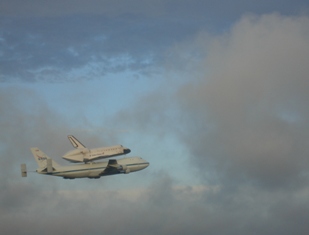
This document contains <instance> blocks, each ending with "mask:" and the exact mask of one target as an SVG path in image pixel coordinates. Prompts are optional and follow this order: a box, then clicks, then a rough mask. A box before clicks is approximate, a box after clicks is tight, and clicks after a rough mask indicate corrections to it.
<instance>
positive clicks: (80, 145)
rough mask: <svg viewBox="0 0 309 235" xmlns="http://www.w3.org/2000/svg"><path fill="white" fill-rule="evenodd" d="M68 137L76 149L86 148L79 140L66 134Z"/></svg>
mask: <svg viewBox="0 0 309 235" xmlns="http://www.w3.org/2000/svg"><path fill="white" fill-rule="evenodd" d="M68 138H69V140H70V142H71V144H72V145H73V147H74V148H76V149H84V148H86V147H85V146H84V145H83V144H82V143H81V142H79V141H78V139H76V138H75V137H74V136H73V135H68Z"/></svg>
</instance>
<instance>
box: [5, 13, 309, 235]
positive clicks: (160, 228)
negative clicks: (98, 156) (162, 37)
mask: <svg viewBox="0 0 309 235" xmlns="http://www.w3.org/2000/svg"><path fill="white" fill-rule="evenodd" d="M308 25H309V24H308V18H307V17H305V16H304V17H287V16H281V15H278V14H271V15H264V16H261V17H259V16H250V15H249V16H245V17H243V18H242V19H241V20H240V21H239V22H237V23H236V24H235V25H234V26H233V27H232V28H231V30H230V31H229V32H226V33H225V34H223V35H217V36H212V35H211V34H209V33H208V34H205V33H201V34H199V35H197V37H196V38H194V39H192V40H191V39H187V40H184V42H183V43H180V44H178V45H175V46H173V47H172V48H171V54H169V55H173V56H175V55H190V56H183V57H180V56H179V57H177V60H175V61H173V63H168V62H169V61H170V60H169V57H168V56H167V57H166V61H165V63H166V64H165V65H166V67H165V68H166V70H167V71H166V73H165V75H166V80H165V81H164V82H163V83H162V86H159V88H158V89H156V90H155V91H154V92H152V93H151V94H146V95H145V96H144V97H143V98H142V99H140V100H138V101H137V102H136V104H135V105H134V106H130V107H129V108H128V109H127V110H121V111H119V113H117V115H115V117H111V120H112V121H110V122H109V123H110V124H115V123H121V125H123V126H126V127H129V128H130V129H134V131H135V132H136V135H140V138H141V139H142V138H144V137H145V136H146V137H147V135H150V136H154V138H155V137H158V138H157V140H158V142H159V141H161V142H164V141H165V140H166V138H162V137H169V138H171V137H173V138H175V139H177V142H178V143H179V144H180V145H181V146H183V147H185V148H186V149H187V150H188V153H189V154H188V155H189V156H188V157H189V159H190V161H189V164H188V165H187V166H186V171H184V172H182V174H184V175H185V176H187V177H189V176H190V177H195V178H199V179H200V182H202V184H199V185H177V179H176V178H174V176H173V175H174V173H175V172H177V171H178V170H179V169H177V168H176V167H175V166H174V165H171V167H170V170H169V172H164V171H162V169H153V170H150V171H149V172H150V173H149V174H152V175H151V176H152V177H151V180H149V181H147V182H146V183H147V186H146V187H143V188H134V186H132V187H129V186H128V187H127V188H121V185H119V186H118V185H117V186H115V187H118V188H116V189H114V190H112V189H110V188H109V187H106V184H108V182H110V181H111V180H112V179H109V180H106V181H104V179H101V180H94V181H91V183H89V182H90V181H83V180H74V181H63V180H62V179H58V178H53V177H45V178H44V176H38V175H35V176H33V177H28V178H26V179H24V178H20V172H19V164H20V163H21V159H26V158H24V156H25V153H26V152H28V154H27V156H28V157H27V159H28V158H29V162H28V160H25V161H26V163H27V164H28V163H29V164H31V163H30V157H31V154H30V153H29V150H28V149H29V147H30V146H34V145H36V146H39V147H40V148H42V149H44V151H46V153H54V154H55V155H61V154H63V152H65V151H66V150H67V148H68V142H64V141H63V136H65V135H67V133H70V132H71V131H72V130H75V129H74V127H71V126H70V122H69V121H67V120H66V119H65V117H64V116H62V115H61V114H60V113H57V112H56V111H55V110H54V109H53V108H52V107H50V106H48V105H47V102H46V101H45V100H44V99H43V100H42V97H40V96H39V95H38V94H37V93H35V92H33V91H32V90H31V89H24V88H21V87H17V86H13V85H12V86H9V87H3V89H2V90H1V93H0V111H1V113H2V115H1V116H0V126H1V130H2V131H1V134H0V140H1V141H0V143H1V149H0V150H1V156H2V157H1V160H0V165H1V171H0V175H1V177H0V186H1V188H2V189H3V190H2V191H1V193H0V199H1V200H0V211H1V212H0V228H1V229H0V230H1V232H2V233H14V234H41V233H42V231H44V232H45V233H46V234H55V233H57V234H67V233H74V234H85V233H91V234H102V233H110V234H123V233H126V234H189V233H190V234H205V233H206V234H229V235H230V234H265V235H268V234H283V235H285V234H291V233H295V232H297V234H300V235H302V234H304V235H305V234H308V231H309V227H308V223H307V218H308V215H309V206H308V205H309V203H308V193H309V189H308V187H307V183H308V170H309V169H308V157H307V156H308V148H307V146H308V145H307V141H308V127H307V121H308V114H309V112H308V111H309V110H308V107H307V103H308V102H307V101H308V92H307V91H308V85H309V84H308V78H307V76H306V75H307V74H308V68H307V66H306V61H308V59H309V58H308V57H309V53H308V48H309V47H308V44H309V37H308V32H309V30H308ZM173 50H177V51H173ZM197 52H198V53H197ZM194 55H198V57H194ZM192 58H194V60H191V59H192ZM187 62H188V63H189V62H190V65H189V66H177V65H185V64H188V63H187ZM175 68H177V71H175ZM168 69H170V71H168ZM171 74H172V75H175V74H176V75H177V79H179V80H180V81H179V80H177V81H176V80H175V78H174V77H173V78H170V77H169V76H170V75H171ZM81 115H82V114H81ZM79 118H80V117H79ZM121 125H120V126H117V128H118V127H119V128H122V126H121ZM111 126H112V125H111ZM85 128H88V126H85ZM90 128H92V126H90ZM81 132H82V131H81ZM84 136H85V137H84ZM43 137H44V138H43ZM84 138H85V140H84ZM51 141H52V144H51ZM83 142H85V144H86V143H92V144H93V146H94V147H95V146H96V144H95V143H99V142H100V141H99V137H96V136H93V135H90V134H89V133H88V132H84V133H83ZM141 142H142V141H141ZM152 144H153V143H152ZM54 146H57V149H55V148H54ZM156 146H158V145H156ZM162 146H163V145H162V143H161V145H159V147H160V149H159V148H158V150H156V151H161V152H162V151H164V149H161V148H162ZM175 148H177V145H175ZM173 157H174V156H173ZM175 157H176V158H177V157H179V156H175ZM162 164H166V163H165V162H163V163H162ZM147 169H148V168H147ZM149 169H151V168H149ZM196 169H197V170H198V174H196V173H195V170H196ZM145 172H146V171H145ZM136 174H140V175H141V177H143V173H142V172H140V173H136ZM115 177H117V176H115ZM121 177H124V176H119V177H118V178H117V179H123V178H121ZM128 177H131V175H129V176H128ZM126 179H127V178H126ZM116 182H118V181H116ZM122 185H123V184H122ZM128 188H129V189H128ZM84 189H85V190H84Z"/></svg>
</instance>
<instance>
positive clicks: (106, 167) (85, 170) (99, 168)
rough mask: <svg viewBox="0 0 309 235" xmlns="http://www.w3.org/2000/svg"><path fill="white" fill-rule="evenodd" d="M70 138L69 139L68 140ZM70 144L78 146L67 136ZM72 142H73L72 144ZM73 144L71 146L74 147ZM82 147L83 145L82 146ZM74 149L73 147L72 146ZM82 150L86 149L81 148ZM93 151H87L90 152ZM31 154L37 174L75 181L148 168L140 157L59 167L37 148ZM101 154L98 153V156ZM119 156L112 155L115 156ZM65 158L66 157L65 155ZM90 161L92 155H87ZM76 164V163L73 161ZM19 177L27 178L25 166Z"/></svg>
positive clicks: (91, 161)
mask: <svg viewBox="0 0 309 235" xmlns="http://www.w3.org/2000/svg"><path fill="white" fill-rule="evenodd" d="M70 137H71V139H70ZM69 139H70V141H71V143H72V144H73V143H74V144H76V146H80V145H81V144H80V142H79V141H77V140H76V138H74V137H73V136H69ZM72 141H73V142H72ZM74 144H73V146H74ZM82 146H83V145H82ZM74 147H75V146H74ZM83 149H86V148H85V147H83ZM92 150H93V149H91V150H89V152H91V151H92ZM31 152H32V154H33V156H34V158H35V160H36V162H37V164H38V168H37V170H36V172H37V173H39V174H44V175H51V176H60V177H63V178H64V179H75V178H90V179H98V178H100V177H102V176H107V175H115V174H128V173H130V172H135V171H140V170H143V169H145V168H146V167H148V166H149V162H147V161H145V160H144V159H142V158H140V157H129V158H122V159H118V160H116V159H110V160H108V161H105V162H93V159H96V160H97V159H101V158H104V157H96V158H93V159H92V160H90V161H82V162H83V163H82V164H75V165H71V166H61V165H60V164H58V163H57V162H55V161H54V160H53V159H51V158H50V157H48V156H47V155H46V154H45V153H43V152H42V151H41V150H40V149H39V148H31ZM101 155H102V152H101V153H100V156H101ZM117 155H121V154H114V155H113V156H117ZM65 156H66V155H65ZM88 156H89V158H90V159H91V156H92V155H88ZM75 162H76V161H75ZM21 175H22V177H27V168H26V164H21Z"/></svg>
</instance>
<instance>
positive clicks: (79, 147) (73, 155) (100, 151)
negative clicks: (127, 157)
mask: <svg viewBox="0 0 309 235" xmlns="http://www.w3.org/2000/svg"><path fill="white" fill-rule="evenodd" d="M68 138H69V140H70V142H71V144H72V145H73V147H74V148H75V150H72V151H69V152H67V153H66V154H65V155H64V156H63V157H62V158H63V159H65V160H67V161H70V162H90V161H96V160H99V159H103V158H109V157H114V156H119V155H124V154H127V153H130V152H131V150H130V149H129V148H126V147H123V146H122V145H115V146H110V147H101V148H93V149H88V148H86V147H85V146H84V145H83V144H82V143H81V142H80V141H78V139H76V138H75V137H74V136H73V135H69V136H68Z"/></svg>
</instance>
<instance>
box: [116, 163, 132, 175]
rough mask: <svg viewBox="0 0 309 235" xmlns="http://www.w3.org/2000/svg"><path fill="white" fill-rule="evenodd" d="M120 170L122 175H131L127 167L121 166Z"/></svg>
mask: <svg viewBox="0 0 309 235" xmlns="http://www.w3.org/2000/svg"><path fill="white" fill-rule="evenodd" d="M118 170H119V171H120V172H122V173H125V174H129V173H130V169H129V168H128V167H127V166H126V165H120V166H119V167H118Z"/></svg>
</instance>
